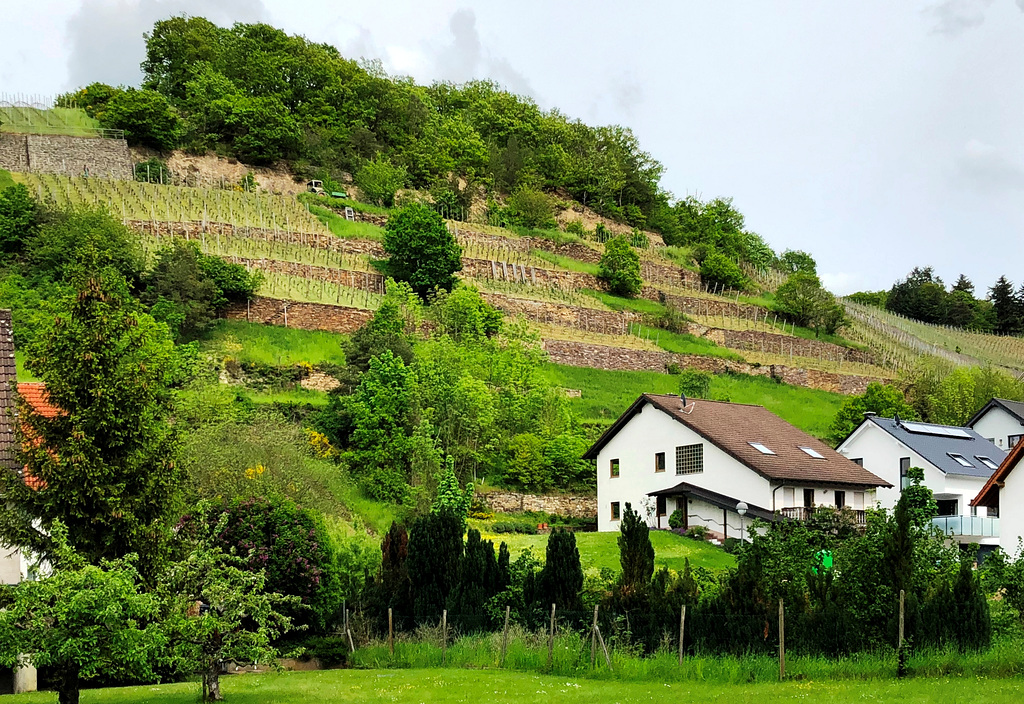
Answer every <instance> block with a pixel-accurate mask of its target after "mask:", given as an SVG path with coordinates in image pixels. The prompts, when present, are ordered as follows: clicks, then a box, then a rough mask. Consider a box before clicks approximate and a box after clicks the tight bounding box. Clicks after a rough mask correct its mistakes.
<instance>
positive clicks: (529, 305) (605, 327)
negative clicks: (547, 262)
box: [481, 293, 640, 335]
mask: <svg viewBox="0 0 1024 704" xmlns="http://www.w3.org/2000/svg"><path fill="white" fill-rule="evenodd" d="M481 295H482V296H483V298H484V300H485V301H487V302H488V303H490V304H491V305H492V306H494V307H495V308H498V309H500V310H502V311H504V312H505V313H507V314H508V315H511V316H516V315H520V316H522V317H524V318H526V319H527V320H531V321H533V322H535V323H546V324H549V325H561V326H563V327H571V328H576V329H577V330H586V331H587V332H599V333H604V334H606V335H625V334H626V333H627V332H628V330H629V327H628V326H629V323H630V322H635V321H637V320H639V318H640V316H638V315H636V314H634V313H616V312H615V311H610V310H597V309H594V308H583V307H580V306H570V305H566V304H563V303H551V302H549V301H533V300H529V299H526V298H511V297H509V296H505V295H503V294H500V293H483V294H481Z"/></svg>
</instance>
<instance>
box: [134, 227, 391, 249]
mask: <svg viewBox="0 0 1024 704" xmlns="http://www.w3.org/2000/svg"><path fill="white" fill-rule="evenodd" d="M125 224H126V225H127V226H128V227H130V228H132V229H133V230H136V231H137V232H141V233H143V234H146V235H152V236H154V237H183V238H185V239H188V240H202V239H204V238H206V237H216V236H218V235H220V236H221V237H238V238H245V239H254V240H262V241H264V242H273V243H275V244H294V245H301V246H303V247H312V248H313V249H326V250H328V251H331V252H343V253H345V254H369V255H370V256H372V257H376V258H381V257H383V256H384V247H383V246H382V245H381V243H380V242H374V241H372V240H349V239H343V238H341V237H336V236H334V235H331V234H323V233H319V232H285V231H283V230H271V229H267V228H261V227H244V226H239V227H236V226H235V225H232V224H230V223H226V222H205V223H204V222H199V221H192V222H161V221H151V220H128V221H127V222H126V223H125Z"/></svg>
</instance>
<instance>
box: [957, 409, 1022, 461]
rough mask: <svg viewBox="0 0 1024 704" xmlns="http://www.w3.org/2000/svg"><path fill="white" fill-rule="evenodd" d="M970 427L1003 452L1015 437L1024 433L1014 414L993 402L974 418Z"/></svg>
mask: <svg viewBox="0 0 1024 704" xmlns="http://www.w3.org/2000/svg"><path fill="white" fill-rule="evenodd" d="M970 427H971V428H973V429H974V430H975V431H976V432H977V433H978V434H979V435H981V436H982V437H983V438H987V439H988V440H989V441H991V442H992V443H993V444H994V445H995V446H996V447H998V448H999V449H1000V450H1003V451H1004V452H1009V451H1010V448H1012V447H1013V444H1012V443H1013V442H1014V441H1015V440H1016V438H1017V437H1019V436H1020V435H1024V425H1022V424H1021V422H1020V421H1019V420H1017V418H1016V416H1014V415H1012V414H1011V413H1008V412H1007V411H1006V409H1005V408H1002V407H1001V406H999V405H995V404H993V405H992V406H991V407H989V409H988V410H987V411H985V413H984V415H982V416H981V417H980V418H978V419H977V420H975V421H974V423H972V424H971V426H970Z"/></svg>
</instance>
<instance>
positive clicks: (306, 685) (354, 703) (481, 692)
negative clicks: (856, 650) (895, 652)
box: [0, 653, 1024, 704]
mask: <svg viewBox="0 0 1024 704" xmlns="http://www.w3.org/2000/svg"><path fill="white" fill-rule="evenodd" d="M588 656H589V653H588ZM739 669H740V670H742V669H743V668H742V667H740V668H739ZM776 673H777V670H776ZM222 682H223V684H222V690H223V693H224V696H225V700H226V701H227V702H228V703H229V704H256V703H257V702H258V703H259V704H298V703H299V702H310V701H317V702H322V703H323V704H331V703H333V702H346V703H347V704H363V703H364V702H365V703H369V702H374V703H376V702H382V701H387V702H393V703H395V704H414V703H415V704H431V703H436V704H440V703H442V702H444V703H448V702H510V703H514V704H549V703H550V702H558V703H559V704H593V703H594V702H609V703H616V702H621V703H623V704H625V703H632V702H651V701H659V700H661V701H696V702H716V703H721V704H763V703H764V702H765V701H771V702H773V703H775V704H779V703H783V704H784V703H787V702H793V703H794V704H795V703H797V702H799V703H800V704H818V703H819V702H820V703H822V704H824V703H826V702H827V703H830V704H831V702H843V701H848V702H852V701H870V702H873V703H874V704H889V703H890V702H891V703H892V704H902V703H904V702H913V703H914V704H932V703H934V704H964V703H966V702H971V703H972V704H1011V703H1015V702H1018V701H1020V698H1021V696H1022V695H1024V682H1022V681H1021V680H1019V679H1002V680H988V679H986V680H979V679H977V678H975V677H942V678H936V679H909V680H903V681H897V680H893V679H886V680H867V681H858V680H840V681H819V680H817V679H802V680H797V681H787V682H783V683H778V682H774V683H770V682H757V683H752V684H746V683H744V684H719V683H711V682H703V681H683V682H666V681H663V680H658V679H655V678H652V679H651V680H648V681H639V682H635V681H634V682H627V681H616V680H609V679H577V678H571V677H566V676H564V675H540V674H530V673H522V672H509V671H494V670H490V671H480V670H477V669H475V668H474V669H439V668H432V669H422V670H421V669H417V670H325V671H320V672H288V673H280V674H266V675H239V676H230V677H225V678H223V680H222ZM198 696H199V684H198V683H178V684H170V685H160V686H155V685H154V686H141V687H124V688H118V689H99V690H86V691H84V692H82V702H83V704H122V703H124V704H127V703H128V702H132V703H133V704H192V702H195V701H198ZM8 701H9V702H11V704H15V703H24V704H41V703H42V702H47V703H48V702H55V701H57V697H56V695H55V694H53V693H49V692H37V693H33V694H20V695H16V696H9V697H0V702H8Z"/></svg>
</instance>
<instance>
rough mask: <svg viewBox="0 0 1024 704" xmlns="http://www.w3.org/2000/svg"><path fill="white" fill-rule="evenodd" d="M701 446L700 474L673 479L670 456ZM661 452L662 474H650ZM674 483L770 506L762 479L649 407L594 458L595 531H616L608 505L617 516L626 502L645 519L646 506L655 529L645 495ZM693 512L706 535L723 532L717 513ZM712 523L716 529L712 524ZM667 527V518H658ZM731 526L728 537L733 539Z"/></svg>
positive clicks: (717, 510)
mask: <svg viewBox="0 0 1024 704" xmlns="http://www.w3.org/2000/svg"><path fill="white" fill-rule="evenodd" d="M696 444H701V445H703V446H704V471H703V472H700V473H696V474H683V475H677V474H676V466H675V452H676V447H677V446H681V445H696ZM658 452H664V453H665V471H664V472H655V471H654V468H655V464H654V462H655V454H656V453H658ZM613 459H617V460H619V476H618V477H616V478H612V477H611V461H612V460H613ZM679 482H688V483H690V484H693V485H695V486H699V487H702V488H704V489H708V490H710V491H715V492H718V493H719V494H725V495H726V496H732V497H735V498H736V499H737V500H741V501H746V502H748V503H751V504H754V505H756V506H762V507H765V508H770V507H771V498H772V497H771V488H770V485H769V482H768V480H767V479H766V478H764V477H762V476H761V475H760V474H757V473H756V472H754V471H753V470H751V469H750V468H749V467H747V466H746V465H744V464H741V463H740V462H738V461H737V460H735V459H734V458H733V457H732V456H731V455H729V454H727V453H725V452H723V451H722V450H720V449H719V448H718V447H717V446H715V445H713V444H712V443H710V442H708V441H706V440H705V439H704V438H702V437H701V436H700V435H698V434H697V433H695V432H694V431H692V430H690V429H689V428H687V427H686V426H684V425H683V424H682V423H680V422H679V421H677V420H674V419H673V418H671V417H670V416H669V415H668V414H666V413H664V412H663V411H661V410H659V409H657V408H654V407H653V406H651V405H650V404H648V405H646V406H644V408H643V410H642V411H641V412H640V413H638V414H637V415H635V416H633V418H631V419H630V420H629V421H628V422H627V423H626V424H625V425H624V426H623V427H622V428H621V429H620V430H619V432H618V433H616V434H615V436H614V437H613V438H612V439H611V440H609V441H608V443H607V444H606V445H605V446H604V447H603V448H602V449H601V451H600V453H599V454H598V458H597V503H598V512H597V528H598V530H600V531H611V530H618V529H619V521H616V520H612V517H611V511H612V507H611V504H612V503H613V502H618V504H619V510H620V515H621V514H622V513H625V511H626V503H627V502H629V503H630V504H632V506H633V508H634V509H635V510H637V511H639V512H640V515H641V516H645V517H646V513H645V506H647V505H648V504H649V505H650V507H651V516H650V519H649V521H648V522H649V524H650V525H651V526H652V527H656V526H657V517H656V516H654V513H655V511H654V499H653V497H648V496H647V495H648V494H649V493H650V492H652V491H658V490H660V489H668V488H671V487H673V486H675V485H676V484H678V483H679ZM674 507H675V506H674V500H673V499H669V506H668V513H669V514H671V513H672V511H673V509H674ZM691 513H696V516H695V519H694V522H693V523H691V525H693V524H695V523H702V524H706V525H708V528H709V529H710V530H713V531H715V532H717V533H721V532H723V526H722V509H720V508H717V507H714V508H713V511H712V510H709V509H707V508H706V507H705V508H701V506H699V505H698V506H697V509H695V510H693V511H691ZM730 521H734V522H735V530H736V531H737V534H738V533H739V520H738V517H736V516H732V517H731V518H730ZM714 522H717V526H716V525H714ZM662 525H663V526H667V525H668V518H667V517H664V518H663V519H662ZM732 531H733V528H732V527H730V530H729V534H730V535H732V534H733V533H732Z"/></svg>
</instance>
